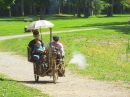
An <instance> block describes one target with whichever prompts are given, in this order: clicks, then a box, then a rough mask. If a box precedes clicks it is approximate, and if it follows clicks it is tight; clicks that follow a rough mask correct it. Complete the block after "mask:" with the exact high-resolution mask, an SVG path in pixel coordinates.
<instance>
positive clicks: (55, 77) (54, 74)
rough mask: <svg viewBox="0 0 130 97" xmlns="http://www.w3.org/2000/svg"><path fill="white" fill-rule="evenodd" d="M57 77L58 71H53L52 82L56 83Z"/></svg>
mask: <svg viewBox="0 0 130 97" xmlns="http://www.w3.org/2000/svg"><path fill="white" fill-rule="evenodd" d="M57 79H58V73H57V72H54V73H53V82H54V83H55V84H56V83H57Z"/></svg>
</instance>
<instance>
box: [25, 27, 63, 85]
mask: <svg viewBox="0 0 130 97" xmlns="http://www.w3.org/2000/svg"><path fill="white" fill-rule="evenodd" d="M49 28H50V37H48V38H50V42H51V41H52V28H51V27H49ZM27 53H28V58H29V48H27ZM32 63H33V68H34V78H35V81H36V82H38V81H39V77H44V76H50V77H53V82H54V83H57V79H58V77H64V76H65V67H63V65H64V62H63V59H62V57H61V54H60V51H59V49H57V48H52V47H51V44H50V45H49V46H48V47H46V53H44V54H43V55H41V56H40V63H41V64H40V65H37V64H36V62H35V61H32Z"/></svg>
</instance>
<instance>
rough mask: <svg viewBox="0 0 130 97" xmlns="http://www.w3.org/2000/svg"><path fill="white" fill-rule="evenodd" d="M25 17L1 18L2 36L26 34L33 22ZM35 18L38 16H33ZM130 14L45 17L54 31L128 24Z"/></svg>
mask: <svg viewBox="0 0 130 97" xmlns="http://www.w3.org/2000/svg"><path fill="white" fill-rule="evenodd" d="M24 18H25V17H12V18H0V36H6V35H15V34H25V32H24V27H25V26H28V25H29V24H31V22H24V21H23V19H24ZM32 18H33V19H34V20H37V19H38V17H36V16H33V17H32ZM129 18H130V15H114V17H105V16H103V15H100V16H98V17H95V16H93V17H90V18H77V17H73V16H72V15H69V16H62V15H55V16H54V17H47V16H46V17H45V19H46V20H49V21H51V22H52V23H53V24H54V25H55V26H54V28H53V31H59V30H69V29H71V30H72V29H79V28H86V27H87V28H91V27H97V26H98V27H99V26H112V25H127V26H128V19H129ZM46 31H48V29H42V32H46Z"/></svg>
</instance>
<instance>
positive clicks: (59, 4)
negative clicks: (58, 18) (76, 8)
mask: <svg viewBox="0 0 130 97" xmlns="http://www.w3.org/2000/svg"><path fill="white" fill-rule="evenodd" d="M60 6H61V2H60V0H59V3H58V14H60V11H61V10H60Z"/></svg>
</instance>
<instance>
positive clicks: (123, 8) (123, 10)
mask: <svg viewBox="0 0 130 97" xmlns="http://www.w3.org/2000/svg"><path fill="white" fill-rule="evenodd" d="M124 13H125V6H124V5H122V14H124Z"/></svg>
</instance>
